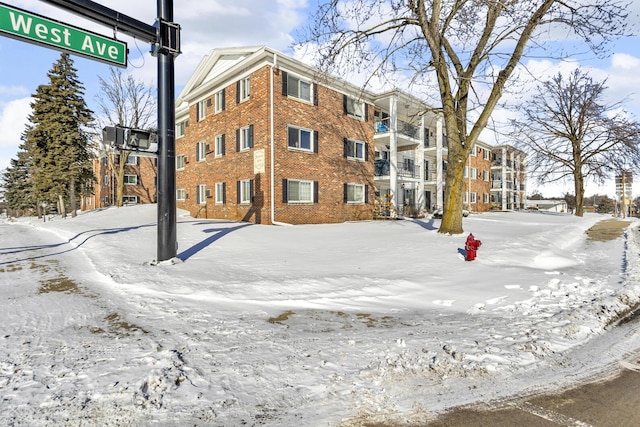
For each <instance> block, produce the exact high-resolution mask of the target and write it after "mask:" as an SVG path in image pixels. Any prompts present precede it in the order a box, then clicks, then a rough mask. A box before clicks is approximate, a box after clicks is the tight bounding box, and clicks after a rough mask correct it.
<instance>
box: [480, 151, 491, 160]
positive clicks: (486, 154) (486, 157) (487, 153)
mask: <svg viewBox="0 0 640 427" xmlns="http://www.w3.org/2000/svg"><path fill="white" fill-rule="evenodd" d="M482 158H483V159H484V160H491V151H489V150H487V149H485V150H484V153H482Z"/></svg>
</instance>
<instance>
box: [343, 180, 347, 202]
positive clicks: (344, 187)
mask: <svg viewBox="0 0 640 427" xmlns="http://www.w3.org/2000/svg"><path fill="white" fill-rule="evenodd" d="M342 192H343V194H342V201H343V202H344V203H347V200H348V198H347V184H343V186H342Z"/></svg>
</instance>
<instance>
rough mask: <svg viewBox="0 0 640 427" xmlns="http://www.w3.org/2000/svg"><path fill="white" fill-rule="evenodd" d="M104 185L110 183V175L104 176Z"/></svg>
mask: <svg viewBox="0 0 640 427" xmlns="http://www.w3.org/2000/svg"><path fill="white" fill-rule="evenodd" d="M103 182H104V185H109V175H105V176H104V181H103Z"/></svg>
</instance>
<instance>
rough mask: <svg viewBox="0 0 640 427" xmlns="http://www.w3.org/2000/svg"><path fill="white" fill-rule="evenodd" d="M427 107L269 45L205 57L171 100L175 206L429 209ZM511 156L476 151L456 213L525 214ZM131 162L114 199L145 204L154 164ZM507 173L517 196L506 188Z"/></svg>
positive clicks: (432, 115) (433, 121) (434, 142)
mask: <svg viewBox="0 0 640 427" xmlns="http://www.w3.org/2000/svg"><path fill="white" fill-rule="evenodd" d="M435 111H437V110H436V109H434V108H433V107H431V106H429V105H427V104H426V103H424V102H423V101H421V100H419V99H418V98H415V97H413V96H411V95H409V94H406V93H403V92H400V91H390V92H385V93H379V94H376V93H372V92H368V91H363V90H362V89H361V88H360V87H359V86H356V85H352V84H350V83H348V82H346V81H344V80H342V79H339V78H334V77H331V76H327V75H326V74H323V73H321V72H320V71H318V70H317V69H315V68H313V67H309V66H308V65H305V64H303V63H302V62H300V61H297V60H295V59H293V58H291V57H289V56H287V55H284V54H282V53H280V52H277V51H275V50H272V49H270V48H268V47H245V48H227V49H215V50H213V51H211V52H210V53H209V54H208V55H206V56H205V57H204V58H203V60H202V61H201V63H200V64H199V65H198V67H197V68H196V70H195V71H194V73H193V75H192V76H191V78H190V79H189V81H188V82H187V84H186V85H185V87H184V89H183V91H182V93H181V94H180V95H179V96H178V98H177V99H176V190H177V191H176V198H177V207H178V208H181V209H185V210H187V211H189V212H190V214H191V215H192V216H193V217H196V218H216V219H229V220H234V221H248V222H254V223H260V224H274V223H276V224H277V223H291V224H311V223H335V222H344V221H357V220H367V219H372V218H376V217H379V216H396V215H398V216H410V217H413V216H418V215H421V214H425V213H428V212H433V211H434V210H436V209H439V208H441V207H442V205H443V202H444V191H445V189H444V176H445V174H446V168H447V138H446V135H445V132H444V128H443V120H442V117H441V113H439V112H435ZM513 153H515V151H514V150H513V149H512V148H511V147H508V146H501V147H492V146H490V145H488V144H486V143H483V142H478V143H477V144H476V148H475V149H474V151H473V153H472V154H471V156H470V157H469V159H468V164H467V167H466V169H465V195H464V204H465V206H464V207H465V209H468V210H469V211H471V212H485V211H489V210H491V209H516V208H518V207H519V206H520V204H522V206H524V205H523V203H524V188H525V187H524V184H525V181H524V176H525V175H524V155H523V153H520V152H518V153H517V158H516V157H513V155H514V154H513ZM509 156H511V157H509ZM507 158H508V159H507ZM501 159H507V160H508V161H507V160H505V162H504V163H501ZM516 159H517V160H518V162H517V165H518V169H517V171H518V173H515V172H514V168H513V165H515V164H516V163H515V160H516ZM140 160H142V161H141V162H138V164H137V165H135V164H132V165H131V168H132V169H131V172H127V174H130V175H131V178H127V179H128V180H130V181H131V182H130V185H128V186H125V191H126V193H125V194H127V195H128V199H127V200H128V201H129V202H131V203H149V202H153V201H154V200H155V179H152V176H153V177H154V178H155V164H154V163H149V162H152V161H151V160H150V159H140ZM105 165H106V163H105V162H103V163H101V164H97V165H96V176H97V178H98V180H99V184H100V185H98V188H97V189H96V192H95V194H96V203H97V205H96V207H99V206H98V204H100V203H102V206H106V205H108V202H111V201H112V200H113V196H112V194H113V190H112V186H111V182H112V180H107V178H105V177H104V176H105V175H108V173H107V172H105V171H104V170H103V169H104V168H106V166H105ZM128 167H129V166H128ZM100 168H103V169H100ZM147 174H150V175H149V176H147ZM134 175H136V176H137V177H138V178H137V180H136V179H135V178H133V176H134ZM516 177H518V182H517V188H519V189H521V190H522V191H520V192H515V191H512V190H511V189H512V188H513V187H514V185H516V183H515V180H516ZM134 184H135V185H134ZM516 193H517V195H518V196H517V197H516Z"/></svg>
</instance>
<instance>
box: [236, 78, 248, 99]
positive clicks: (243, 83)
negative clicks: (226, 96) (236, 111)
mask: <svg viewBox="0 0 640 427" xmlns="http://www.w3.org/2000/svg"><path fill="white" fill-rule="evenodd" d="M236 89H237V96H236V101H237V102H238V103H240V102H242V101H245V100H247V99H249V97H250V96H251V81H250V79H249V77H245V78H244V79H242V80H240V81H239V82H238V84H237V87H236Z"/></svg>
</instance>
